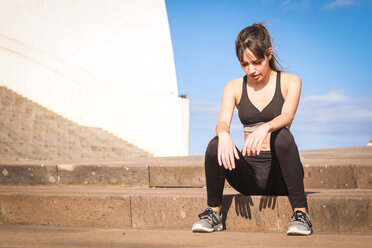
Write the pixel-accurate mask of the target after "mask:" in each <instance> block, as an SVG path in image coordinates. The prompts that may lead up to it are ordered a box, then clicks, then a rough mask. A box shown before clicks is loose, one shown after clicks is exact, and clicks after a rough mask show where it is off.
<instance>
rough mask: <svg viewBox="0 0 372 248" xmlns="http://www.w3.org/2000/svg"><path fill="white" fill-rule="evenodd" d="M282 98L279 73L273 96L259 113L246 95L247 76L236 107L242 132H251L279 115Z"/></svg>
mask: <svg viewBox="0 0 372 248" xmlns="http://www.w3.org/2000/svg"><path fill="white" fill-rule="evenodd" d="M283 103H284V98H283V96H282V92H281V88H280V72H279V71H278V72H277V77H276V88H275V94H274V97H273V99H272V100H271V102H270V103H269V104H268V105H266V107H265V108H264V109H263V110H262V111H259V110H258V109H257V108H256V107H255V106H254V105H253V104H252V102H251V101H250V100H249V97H248V93H247V75H245V76H244V80H243V92H242V98H241V100H240V103H239V106H238V115H239V119H240V121H241V122H242V124H243V125H244V131H246V132H253V131H254V130H255V129H256V128H257V127H258V126H260V125H261V124H263V123H265V122H268V121H271V120H272V119H274V118H275V117H277V116H278V115H280V114H281V112H282V107H283Z"/></svg>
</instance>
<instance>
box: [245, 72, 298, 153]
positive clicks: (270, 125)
mask: <svg viewBox="0 0 372 248" xmlns="http://www.w3.org/2000/svg"><path fill="white" fill-rule="evenodd" d="M287 77H288V79H287V80H286V83H285V85H284V86H285V89H286V95H285V100H284V104H283V107H282V113H281V114H280V115H278V116H277V117H275V118H274V119H272V120H271V121H269V122H266V123H265V124H263V125H261V126H260V127H259V128H258V129H257V130H256V131H254V132H253V133H252V134H251V135H249V136H248V138H247V139H246V141H245V143H244V146H243V149H242V154H243V155H245V154H248V156H250V155H251V154H256V153H257V155H258V154H260V151H261V145H262V142H263V141H264V140H265V138H266V136H267V134H268V133H270V132H274V131H276V130H278V129H280V128H282V127H286V126H290V125H291V124H292V121H293V118H294V116H295V114H296V111H297V107H298V103H299V101H300V94H301V84H302V83H301V78H300V77H299V76H297V75H293V74H289V75H288V76H287ZM283 81H284V80H283Z"/></svg>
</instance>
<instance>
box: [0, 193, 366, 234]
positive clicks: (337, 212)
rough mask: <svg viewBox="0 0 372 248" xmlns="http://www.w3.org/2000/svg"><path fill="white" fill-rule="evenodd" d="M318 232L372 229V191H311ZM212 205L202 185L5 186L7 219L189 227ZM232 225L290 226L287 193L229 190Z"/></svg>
mask: <svg viewBox="0 0 372 248" xmlns="http://www.w3.org/2000/svg"><path fill="white" fill-rule="evenodd" d="M306 192H307V197H308V203H309V212H310V216H311V219H312V223H313V226H314V232H316V233H324V232H331V233H369V234H371V233H372V208H371V207H370V206H371V205H372V190H347V189H342V190H340V189H339V190H331V189H328V190H327V189H312V190H310V189H308V190H306ZM205 206H206V192H205V189H202V188H177V189H176V188H173V189H172V188H162V189H159V188H149V189H138V188H137V189H135V188H132V189H129V188H122V187H92V186H90V187H89V186H88V187H87V186H86V187H56V186H42V187H41V186H35V187H21V186H2V187H0V222H1V224H28V225H53V226H87V227H112V228H113V227H115V228H164V229H185V230H189V229H190V228H191V226H192V223H194V222H195V221H196V220H197V215H198V214H199V213H200V212H202V211H203V210H204V208H205ZM223 214H224V222H225V226H226V229H227V230H240V231H285V230H287V228H288V225H289V219H290V216H291V214H292V211H291V208H290V204H289V201H288V198H287V197H286V196H277V197H274V196H244V195H241V194H238V193H237V192H236V191H234V190H233V189H226V190H225V195H224V205H223Z"/></svg>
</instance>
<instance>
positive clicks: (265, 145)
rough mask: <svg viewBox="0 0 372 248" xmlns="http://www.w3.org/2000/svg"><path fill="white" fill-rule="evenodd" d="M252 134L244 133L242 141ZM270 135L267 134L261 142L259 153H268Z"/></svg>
mask: <svg viewBox="0 0 372 248" xmlns="http://www.w3.org/2000/svg"><path fill="white" fill-rule="evenodd" d="M251 134H252V133H250V132H244V140H246V139H247V137H248V136H249V135H251ZM270 135H271V134H270V133H268V134H267V136H266V139H265V140H264V141H263V142H262V146H261V151H270Z"/></svg>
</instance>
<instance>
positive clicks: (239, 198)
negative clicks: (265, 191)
mask: <svg viewBox="0 0 372 248" xmlns="http://www.w3.org/2000/svg"><path fill="white" fill-rule="evenodd" d="M233 200H234V203H235V213H236V215H237V216H241V217H244V218H245V219H250V220H251V219H252V209H251V208H253V207H254V203H253V200H252V197H251V196H249V195H224V199H223V204H222V209H221V211H222V215H223V220H222V222H223V224H224V226H226V225H225V223H226V219H227V217H228V214H229V210H230V208H231V205H232V203H233ZM276 203H277V196H261V198H260V202H259V208H258V209H259V211H262V210H263V209H271V210H274V209H275V208H277V204H276Z"/></svg>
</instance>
